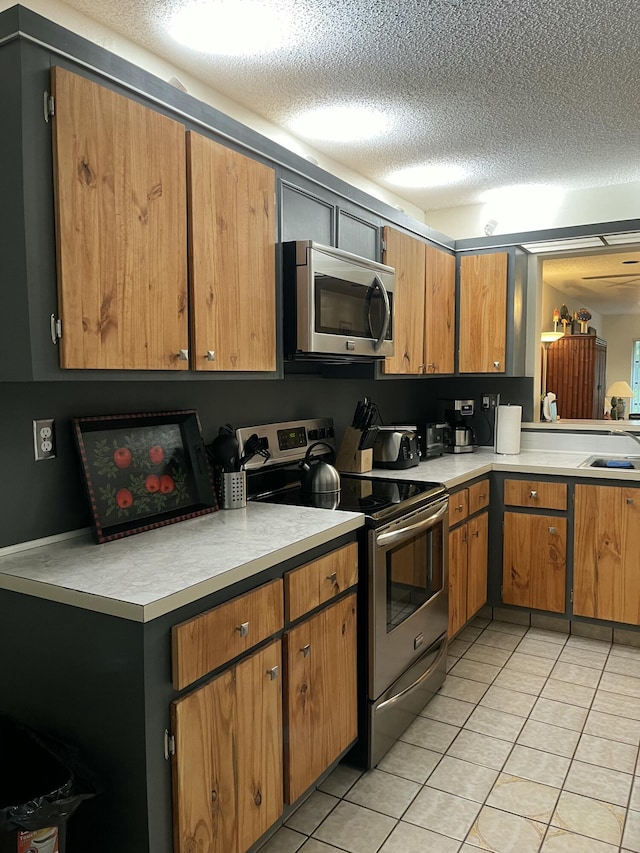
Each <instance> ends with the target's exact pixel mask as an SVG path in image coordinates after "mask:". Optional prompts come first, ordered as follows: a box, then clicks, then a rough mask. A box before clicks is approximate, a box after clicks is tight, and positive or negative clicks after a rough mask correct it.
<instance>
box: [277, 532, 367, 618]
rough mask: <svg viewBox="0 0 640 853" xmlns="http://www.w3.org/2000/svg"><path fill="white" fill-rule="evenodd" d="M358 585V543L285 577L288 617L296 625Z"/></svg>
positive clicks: (286, 614)
mask: <svg viewBox="0 0 640 853" xmlns="http://www.w3.org/2000/svg"><path fill="white" fill-rule="evenodd" d="M357 582H358V546H357V544H356V543H355V542H351V543H350V544H349V545H345V546H344V547H343V548H339V549H338V550H336V551H332V552H331V553H330V554H327V555H326V556H324V557H320V559H319V560H314V561H313V562H312V563H307V565H306V566H301V567H300V568H299V569H294V570H293V571H292V572H287V573H286V574H285V576H284V597H285V616H286V620H287V622H295V620H296V619H299V618H300V617H301V616H304V614H305V613H309V611H311V610H314V609H315V608H316V607H319V606H320V605H321V604H325V603H326V602H328V601H330V600H331V599H332V598H334V597H335V596H336V595H339V594H340V593H341V592H344V591H345V590H346V589H349V587H351V586H354V584H356V583H357Z"/></svg>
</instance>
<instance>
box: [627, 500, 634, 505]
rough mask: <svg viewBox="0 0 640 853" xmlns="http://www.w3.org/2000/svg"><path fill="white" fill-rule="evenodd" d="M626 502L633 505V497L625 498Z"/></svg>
mask: <svg viewBox="0 0 640 853" xmlns="http://www.w3.org/2000/svg"><path fill="white" fill-rule="evenodd" d="M627 503H628V504H629V505H630V506H632V505H633V498H627Z"/></svg>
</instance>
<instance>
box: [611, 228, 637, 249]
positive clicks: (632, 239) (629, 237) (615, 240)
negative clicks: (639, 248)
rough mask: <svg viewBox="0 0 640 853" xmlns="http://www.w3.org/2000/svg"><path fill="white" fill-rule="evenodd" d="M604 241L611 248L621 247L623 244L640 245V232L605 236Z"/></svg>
mask: <svg viewBox="0 0 640 853" xmlns="http://www.w3.org/2000/svg"><path fill="white" fill-rule="evenodd" d="M603 239H604V241H605V242H606V243H607V244H608V245H609V246H619V245H620V244H622V243H640V231H629V232H627V233H626V234H605V235H604V237H603Z"/></svg>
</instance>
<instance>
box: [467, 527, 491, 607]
mask: <svg viewBox="0 0 640 853" xmlns="http://www.w3.org/2000/svg"><path fill="white" fill-rule="evenodd" d="M467 527H468V529H469V532H468V538H469V544H468V549H469V558H468V565H467V619H471V617H472V616H473V615H474V614H475V613H477V612H478V610H480V608H481V607H482V606H483V605H484V604H486V603H487V564H488V559H489V513H488V512H483V513H481V514H480V515H477V516H476V517H475V518H472V519H470V520H469V522H468V523H467Z"/></svg>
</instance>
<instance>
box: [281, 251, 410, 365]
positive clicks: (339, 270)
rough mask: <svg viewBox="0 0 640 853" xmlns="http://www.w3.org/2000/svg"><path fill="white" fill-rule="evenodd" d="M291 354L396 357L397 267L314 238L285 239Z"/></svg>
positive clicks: (287, 336)
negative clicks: (394, 333) (288, 240)
mask: <svg viewBox="0 0 640 853" xmlns="http://www.w3.org/2000/svg"><path fill="white" fill-rule="evenodd" d="M283 265H284V268H283V273H284V275H283V280H284V343H285V355H286V356H287V357H288V358H298V359H301V358H302V359H304V358H316V359H323V360H325V361H326V360H340V361H344V360H362V359H365V358H368V359H374V358H384V357H385V356H388V355H393V293H394V288H395V271H394V269H393V267H388V266H385V265H384V264H379V263H376V262H375V261H370V260H368V259H367V258H361V257H359V256H358V255H353V254H351V253H350V252H343V251H341V250H340V249H334V248H332V247H330V246H322V245H320V244H319V243H314V242H313V241H311V240H297V241H294V242H288V243H283Z"/></svg>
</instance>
